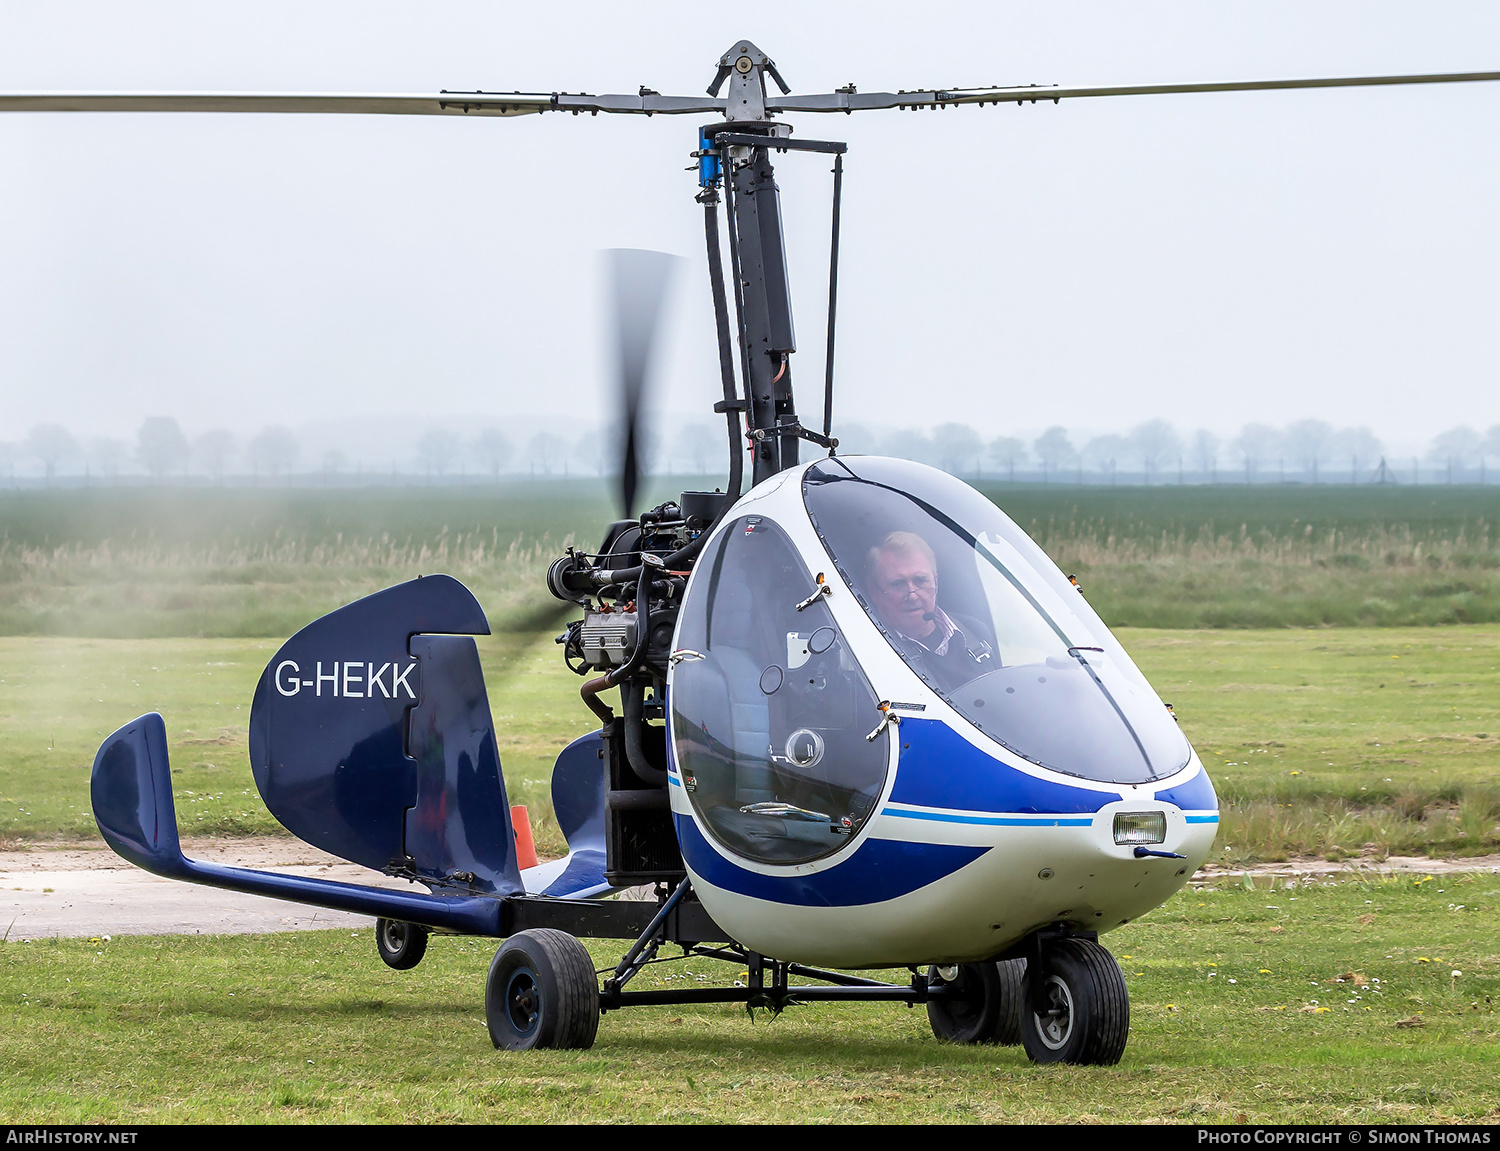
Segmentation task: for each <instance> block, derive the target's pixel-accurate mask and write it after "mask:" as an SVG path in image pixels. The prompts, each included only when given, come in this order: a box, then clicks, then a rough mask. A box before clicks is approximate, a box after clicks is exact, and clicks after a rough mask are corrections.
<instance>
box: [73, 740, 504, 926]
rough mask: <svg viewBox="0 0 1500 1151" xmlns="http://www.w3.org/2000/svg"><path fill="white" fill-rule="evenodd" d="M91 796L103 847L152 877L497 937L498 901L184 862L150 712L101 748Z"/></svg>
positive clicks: (168, 775)
mask: <svg viewBox="0 0 1500 1151" xmlns="http://www.w3.org/2000/svg"><path fill="white" fill-rule="evenodd" d="M90 790H91V794H92V800H93V807H94V819H95V821H96V822H97V823H98V824H99V831H100V834H102V835H103V836H104V840H105V842H106V843H108V844H109V846H110V847H111V848H113V849H114V851H115V852H116V854H118V855H120V856H121V857H123V858H124V859H127V860H129V861H130V862H131V863H133V864H135V865H136V866H137V867H140V868H143V869H144V870H146V871H149V872H151V873H152V874H154V875H160V876H164V877H165V878H167V879H182V880H186V881H188V882H189V883H201V884H204V885H206V886H208V887H222V888H225V889H226V890H229V891H244V892H248V893H250V894H252V895H268V896H270V897H271V898H273V899H286V900H290V901H292V902H294V903H309V904H312V905H313V906H314V907H329V908H335V909H337V910H339V911H352V912H355V913H357V914H361V915H374V916H383V917H385V918H387V919H400V920H404V921H405V922H408V923H420V924H422V925H423V926H425V927H432V928H436V929H438V930H439V931H452V932H457V933H460V934H464V935H488V936H492V937H497V938H498V937H499V935H500V911H501V906H502V900H501V899H500V898H499V897H497V896H477V895H471V896H436V895H427V894H423V893H421V892H416V891H412V892H405V891H386V890H383V889H381V888H377V887H362V886H360V885H358V884H354V883H338V882H335V881H334V880H329V879H311V878H305V877H303V876H299V875H281V874H278V873H276V872H269V871H255V870H252V869H250V868H244V867H226V866H224V865H223V864H218V863H204V862H201V861H199V860H196V859H188V858H187V857H186V856H184V855H183V854H182V847H181V844H180V843H179V841H178V838H177V813H176V808H175V806H174V804H173V802H172V771H171V768H170V767H169V766H168V764H167V729H166V724H165V723H164V722H163V721H162V717H161V716H160V715H159V714H157V713H156V712H151V713H150V714H148V715H143V716H141V717H140V718H139V719H137V720H135V721H134V722H132V723H127V724H126V725H125V726H124V727H122V728H120V730H119V731H117V732H115V733H114V734H113V735H111V736H110V737H109V738H108V739H106V740H105V741H104V744H103V746H101V747H100V748H99V754H98V755H97V756H95V758H94V770H93V777H92V780H91V787H90Z"/></svg>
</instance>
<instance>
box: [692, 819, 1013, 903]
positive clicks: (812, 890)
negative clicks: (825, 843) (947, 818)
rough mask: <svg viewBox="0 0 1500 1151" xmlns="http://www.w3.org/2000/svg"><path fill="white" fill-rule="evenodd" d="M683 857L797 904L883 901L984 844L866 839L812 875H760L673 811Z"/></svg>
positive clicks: (716, 880) (714, 877)
mask: <svg viewBox="0 0 1500 1151" xmlns="http://www.w3.org/2000/svg"><path fill="white" fill-rule="evenodd" d="M673 819H674V820H675V821H676V823H677V840H678V842H679V844H680V845H681V846H682V855H683V858H684V859H686V860H687V863H688V866H690V867H691V868H692V869H693V870H694V871H695V872H696V873H697V874H698V875H699V876H700V877H701V878H702V879H704V880H705V881H706V882H708V883H711V884H713V885H714V886H715V887H720V888H723V889H724V890H726V891H734V892H738V893H739V894H740V895H748V896H750V897H752V898H754V899H764V900H767V901H768V902H771V903H789V904H792V905H794V906H797V907H851V906H855V905H857V904H864V903H883V902H885V901H886V900H888V899H895V898H897V897H898V896H902V895H908V894H910V893H911V892H913V891H916V890H917V889H918V888H922V887H926V886H927V885H928V884H929V883H936V882H937V881H938V880H939V879H942V878H943V877H944V876H945V875H951V874H952V873H953V872H955V871H957V870H958V869H959V868H961V867H965V866H967V865H968V864H970V863H973V862H974V860H976V859H978V858H979V857H980V856H981V855H983V854H984V853H985V852H986V851H988V850H989V848H987V847H960V846H955V845H952V844H943V843H907V842H905V841H903V840H897V839H867V840H865V842H864V843H862V844H860V846H859V847H858V848H857V849H856V850H855V852H854V854H853V855H851V856H850V857H849V858H848V859H846V860H844V861H843V862H842V863H840V864H838V865H837V866H834V867H830V868H828V869H827V870H826V871H818V872H813V873H812V874H810V875H762V874H760V873H759V872H757V871H749V870H746V869H745V868H743V867H740V866H738V865H736V864H734V863H731V862H730V861H729V860H727V859H725V858H724V857H723V856H722V855H720V854H719V852H718V851H717V850H716V849H715V848H714V846H713V845H712V844H711V843H709V842H708V840H707V839H705V838H704V836H703V833H702V832H701V831H699V830H698V825H697V824H696V823H694V822H693V820H692V818H691V817H690V816H686V815H682V814H680V813H674V814H673Z"/></svg>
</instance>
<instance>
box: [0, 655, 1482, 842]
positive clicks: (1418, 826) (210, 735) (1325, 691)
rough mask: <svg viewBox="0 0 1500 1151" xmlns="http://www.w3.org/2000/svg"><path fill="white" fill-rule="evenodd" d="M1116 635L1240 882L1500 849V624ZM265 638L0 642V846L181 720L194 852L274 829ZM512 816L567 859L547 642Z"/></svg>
mask: <svg viewBox="0 0 1500 1151" xmlns="http://www.w3.org/2000/svg"><path fill="white" fill-rule="evenodd" d="M1120 637H1121V639H1122V640H1123V641H1124V643H1125V644H1126V647H1127V648H1128V649H1129V650H1130V651H1131V652H1132V653H1133V654H1134V656H1135V658H1136V660H1137V662H1138V663H1139V664H1140V665H1141V667H1142V669H1143V670H1144V671H1145V672H1146V674H1147V676H1148V677H1149V678H1150V679H1151V680H1152V682H1153V683H1154V684H1155V685H1156V687H1157V689H1158V690H1159V691H1160V692H1161V694H1162V697H1163V698H1164V699H1167V700H1169V701H1171V702H1172V703H1173V704H1174V706H1175V707H1176V709H1177V713H1178V715H1179V717H1180V718H1181V721H1182V724H1183V728H1184V730H1185V731H1186V733H1187V735H1188V737H1189V738H1190V739H1191V740H1192V741H1193V743H1194V745H1195V746H1196V747H1197V748H1198V751H1199V754H1200V755H1201V756H1202V758H1203V760H1204V762H1205V764H1207V765H1208V767H1209V771H1210V774H1211V775H1212V777H1213V779H1214V781H1215V783H1216V785H1217V787H1218V789H1219V792H1220V797H1221V799H1222V801H1223V803H1224V809H1225V817H1224V823H1223V824H1222V826H1221V830H1220V838H1219V841H1218V845H1217V848H1216V857H1217V859H1218V860H1219V861H1220V862H1223V863H1226V864H1232V865H1235V864H1241V863H1252V862H1257V861H1262V860H1275V859H1285V858H1287V856H1288V855H1289V854H1311V855H1319V856H1325V857H1329V858H1334V859H1339V858H1345V857H1348V856H1354V855H1361V854H1364V855H1370V856H1373V857H1376V858H1380V857H1383V856H1385V855H1387V854H1418V855H1420V854H1433V855H1459V856H1463V855H1479V854H1485V853H1489V852H1494V851H1497V850H1500V826H1497V824H1500V786H1497V784H1496V780H1497V778H1500V691H1497V688H1500V627H1496V626H1491V625H1483V626H1471V627H1464V628H1406V629H1389V630H1387V629H1363V628H1341V629H1336V630H1329V629H1325V630H1315V631H1305V630H1304V631H1293V630H1287V629H1280V630H1275V631H1193V632H1180V631H1145V630H1133V629H1124V630H1122V631H1121V632H1120ZM275 647H276V644H275V643H274V642H273V641H270V640H244V639H164V640H99V639H68V638H55V637H11V638H0V668H3V673H0V746H3V747H4V748H5V762H4V763H3V765H0V837H3V838H5V839H8V840H11V841H36V840H48V839H55V838H73V837H92V836H95V835H96V834H97V832H96V830H95V828H94V823H93V817H92V815H91V813H90V811H89V805H88V770H89V765H90V764H91V763H92V761H93V755H94V752H95V750H97V747H98V745H99V743H100V742H101V741H102V739H103V738H104V736H105V735H107V734H108V733H109V732H110V731H112V730H114V729H115V728H116V727H118V726H119V725H120V724H122V723H124V722H126V721H127V720H129V719H132V718H134V717H135V716H136V715H139V714H141V713H142V712H145V711H151V710H159V711H161V712H162V714H163V715H164V716H165V717H166V721H167V734H168V739H169V741H170V745H171V754H172V766H173V772H174V779H175V781H176V794H177V802H178V812H179V819H180V820H181V822H182V824H183V828H184V832H185V833H186V834H190V835H192V834H206V835H231V836H232V835H245V834H255V833H276V832H277V831H278V830H279V828H278V825H277V824H276V822H275V821H274V820H273V819H272V817H271V816H270V814H269V813H268V812H266V810H265V809H264V807H262V805H261V803H260V799H259V796H258V794H257V793H256V791H255V785H254V781H253V779H252V778H251V775H250V767H249V761H248V758H247V752H246V742H245V741H246V731H247V727H246V725H247V722H248V715H249V701H250V697H251V693H252V692H253V690H254V686H255V682H256V680H257V678H258V677H259V675H260V672H261V669H262V667H263V666H264V665H265V663H266V661H267V660H269V659H270V658H271V655H272V654H273V653H274V651H275ZM480 653H481V660H482V662H483V663H484V666H485V671H486V679H487V682H488V684H489V691H490V704H491V709H492V711H493V713H494V716H495V723H496V731H497V735H498V738H499V743H500V754H501V761H502V764H503V765H504V769H505V777H506V782H507V786H508V788H509V790H510V795H511V799H512V802H516V803H525V804H527V805H528V807H529V808H530V809H531V812H532V818H533V824H534V827H535V830H536V832H537V837H538V846H539V847H540V848H541V849H542V850H544V851H551V852H556V853H561V851H562V850H563V843H562V840H561V838H560V837H559V835H558V833H557V830H556V825H555V824H554V823H553V821H552V818H551V807H550V801H549V799H548V796H549V794H550V792H549V789H548V780H549V778H550V773H551V766H552V762H553V760H554V758H555V757H556V754H557V751H558V749H560V748H561V747H562V746H563V745H564V744H565V743H566V742H567V741H569V740H571V739H573V738H575V737H576V736H578V735H581V734H582V733H583V732H584V731H586V730H589V729H590V728H591V727H592V726H593V719H592V716H591V715H590V713H589V712H588V711H586V710H585V709H584V708H583V707H582V706H581V704H580V702H579V699H578V684H579V680H578V678H577V677H576V676H574V675H573V674H572V673H570V672H569V671H567V669H566V668H565V667H563V665H562V662H561V660H560V659H559V657H558V651H557V647H556V646H555V645H554V644H553V643H552V642H551V636H550V635H548V634H543V635H540V636H536V637H532V638H531V639H530V640H529V641H527V642H525V643H520V644H518V643H517V641H516V640H515V639H514V637H490V638H483V639H481V640H480Z"/></svg>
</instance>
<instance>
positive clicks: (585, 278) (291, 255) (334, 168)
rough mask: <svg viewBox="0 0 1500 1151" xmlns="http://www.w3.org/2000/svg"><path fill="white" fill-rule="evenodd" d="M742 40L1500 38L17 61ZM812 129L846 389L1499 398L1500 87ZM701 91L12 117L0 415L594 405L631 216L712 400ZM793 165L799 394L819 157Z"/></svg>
mask: <svg viewBox="0 0 1500 1151" xmlns="http://www.w3.org/2000/svg"><path fill="white" fill-rule="evenodd" d="M738 36H748V37H749V38H750V39H751V40H753V41H755V42H756V43H757V44H758V45H759V46H760V47H761V48H762V49H764V50H765V51H766V52H767V53H769V54H770V55H771V56H772V57H773V58H774V59H775V60H776V61H777V63H778V64H779V65H780V68H781V72H782V74H783V75H784V76H785V77H786V79H787V81H788V82H789V83H790V84H791V86H792V88H793V90H794V91H798V92H809V91H814V92H821V91H828V90H831V89H832V88H834V87H836V86H839V85H842V84H845V83H848V82H850V81H853V82H855V83H856V84H858V85H859V87H860V88H861V89H862V90H874V89H895V88H903V87H904V88H918V87H930V86H971V85H981V84H1000V83H1031V82H1037V83H1052V82H1056V83H1062V84H1102V83H1113V82H1127V81H1133V82H1173V81H1190V80H1229V79H1248V78H1269V77H1293V76H1316V75H1356V74H1372V73H1412V72H1437V71H1465V70H1497V69H1500V6H1496V5H1494V4H1493V3H1441V2H1428V3H1423V4H1420V5H1416V4H1410V3H1373V2H1370V0H1359V2H1355V3H1311V2H1308V0H1299V2H1296V3H1270V2H1266V0H1255V2H1254V3H1213V4H1209V3H1202V2H1195V3H1132V4H1125V3H1119V2H1118V0H1114V2H1106V3H1048V4H1046V5H1038V4H1036V3H1034V2H1027V3H999V2H995V0H988V2H983V3H953V4H943V3H931V2H929V3H925V4H912V3H902V4H880V3H844V4H819V3H812V2H808V0H800V2H798V3H792V4H782V3H761V4H757V5H752V6H744V5H728V4H725V5H719V6H710V5H707V4H704V3H702V0H696V2H694V3H684V4H668V3H645V4H638V5H624V4H619V3H609V4H600V3H577V2H575V3H568V4H556V5H519V4H515V5H510V4H498V3H488V4H480V3H463V2H458V0H446V2H444V3H442V4H422V5H414V4H409V3H402V4H379V3H371V2H369V0H362V2H360V3H347V4H346V3H318V2H316V0H297V2H296V3H256V4H253V5H236V6H234V7H233V8H232V9H231V8H230V7H229V6H227V5H222V4H203V3H165V2H159V3H149V2H139V3H131V4H120V3H115V2H109V3H84V2H79V0H73V2H71V3H69V4H66V5H39V4H36V3H34V2H31V0H26V2H17V0H3V2H0V89H4V90H10V91H22V90H110V89H117V90H144V89H154V90H171V89H198V90H202V89H216V90H302V91H405V92H423V91H436V90H438V89H441V88H450V89H456V88H470V89H472V88H475V87H482V88H488V89H520V90H522V91H553V90H560V89H561V90H572V91H579V90H585V91H591V92H634V91H635V90H636V88H637V87H638V86H639V85H641V84H646V85H648V86H650V87H652V88H655V89H658V90H660V91H662V92H666V93H677V94H693V93H698V92H701V91H702V90H703V88H704V87H705V86H706V84H707V83H708V81H709V80H710V79H711V78H712V75H713V71H714V65H715V62H716V60H717V57H718V56H719V54H720V53H721V52H722V51H723V50H724V49H725V48H726V47H727V46H728V45H729V43H730V41H731V40H732V39H734V38H735V37H738ZM790 119H791V120H792V122H793V123H794V124H795V125H796V129H797V131H798V133H799V134H800V135H803V136H811V137H824V138H834V139H844V140H848V141H849V144H850V152H849V156H848V158H847V166H846V179H845V198H844V232H843V253H844V264H843V270H842V275H841V294H840V301H839V319H840V330H839V357H838V369H839V370H838V390H839V398H840V402H839V406H838V410H840V411H841V412H842V413H843V414H844V415H845V416H846V418H848V419H851V420H855V419H857V420H858V421H859V422H861V423H876V424H898V423H904V422H910V423H913V424H916V425H921V426H929V425H932V424H936V423H940V422H943V421H945V420H949V419H960V420H966V421H968V422H971V423H973V424H974V425H975V426H976V427H977V428H979V429H980V430H981V431H982V432H984V433H986V434H987V435H994V434H997V433H1000V432H1007V433H1030V434H1035V433H1036V432H1037V431H1039V430H1041V429H1042V428H1044V427H1045V426H1047V425H1049V424H1064V425H1066V426H1068V427H1070V428H1073V429H1077V430H1079V431H1080V432H1085V433H1086V432H1090V431H1115V430H1123V429H1126V428H1128V427H1130V426H1132V425H1134V424H1136V423H1138V422H1140V421H1142V420H1144V419H1147V418H1150V417H1156V416H1164V417H1166V418H1168V419H1170V420H1172V421H1173V422H1174V423H1175V424H1176V425H1177V426H1178V427H1179V428H1181V429H1183V430H1187V429H1191V428H1193V427H1198V426H1207V427H1209V428H1213V429H1216V430H1218V431H1220V432H1233V431H1234V430H1236V429H1237V428H1238V427H1239V426H1240V425H1242V424H1243V423H1245V422H1247V421H1264V422H1268V423H1273V424H1283V423H1286V422H1288V421H1290V420H1294V419H1301V418H1306V417H1316V418H1321V419H1325V420H1328V421H1330V422H1333V423H1335V424H1338V425H1345V424H1368V425H1369V426H1371V427H1372V428H1373V429H1374V430H1375V432H1376V433H1377V434H1378V435H1380V436H1382V437H1384V438H1385V439H1387V441H1388V442H1390V443H1391V445H1392V446H1393V447H1396V446H1399V445H1404V444H1408V443H1414V442H1417V441H1420V440H1423V439H1425V438H1426V437H1428V436H1430V435H1431V434H1433V433H1435V432H1438V431H1441V430H1442V429H1444V428H1447V427H1450V426H1452V425H1454V424H1457V423H1469V424H1472V425H1474V426H1476V427H1480V428H1485V427H1488V426H1490V425H1491V424H1495V423H1500V388H1497V386H1496V384H1497V355H1496V342H1497V339H1500V324H1497V322H1496V316H1497V304H1500V277H1497V274H1496V269H1497V262H1500V260H1497V258H1500V212H1497V211H1496V206H1497V204H1500V168H1497V155H1496V144H1495V141H1496V138H1497V135H1496V133H1497V128H1500V84H1470V85H1447V86H1441V87H1432V88H1409V87H1406V88H1384V89H1364V90H1346V91H1312V92H1277V93H1244V94H1224V95H1193V96H1164V97H1130V98H1120V99H1112V100H1078V101H1072V102H1069V101H1064V102H1063V103H1062V104H1060V105H1052V104H1037V105H1035V106H1026V107H1023V108H1016V107H1014V106H1007V107H1001V108H994V107H991V108H984V109H978V108H961V109H950V110H946V111H941V112H921V113H910V112H906V113H902V112H870V113H864V114H860V115H856V116H851V117H842V116H837V117H818V116H810V115H804V116H799V117H791V118H790ZM696 122H697V121H696V120H695V119H694V118H692V117H653V118H651V119H649V120H648V119H645V118H641V117H607V116H599V117H597V118H591V117H579V118H573V117H565V116H555V115H547V116H539V117H525V118H518V119H511V120H499V119H471V120H461V119H444V118H430V117H348V116H337V117H335V116H211V115H188V116H166V115H156V116H146V115H68V114H5V115H3V116H0V154H3V155H4V157H5V179H4V181H3V182H0V219H3V227H0V393H3V395H4V399H5V402H4V405H3V407H0V440H14V439H17V438H20V437H21V436H23V435H24V434H25V431H26V430H27V429H28V428H29V427H30V426H31V425H33V424H35V423H37V422H39V421H44V420H56V421H59V422H62V423H64V424H66V425H68V426H69V427H71V428H73V429H74V430H75V431H77V432H80V433H83V434H87V435H104V434H113V435H119V436H126V437H129V436H133V434H134V431H135V429H136V428H137V427H138V426H139V423H140V421H141V419H142V418H143V417H145V416H148V415H158V414H165V415H173V416H176V417H177V418H178V419H179V420H181V422H182V423H183V425H184V427H185V428H187V430H188V431H190V432H193V431H199V430H203V429H205V428H208V427H211V426H215V425H225V426H229V427H232V428H236V429H240V430H252V431H253V430H254V429H256V428H259V427H260V426H262V425H265V424H268V423H288V424H301V423H306V422H309V421H325V420H334V419H338V418H340V417H341V416H344V415H346V414H357V415H360V416H366V417H368V416H393V415H400V416H410V417H412V418H413V425H412V426H413V427H414V428H415V427H417V426H418V423H419V422H420V420H421V419H423V418H427V417H431V418H442V417H446V418H453V417H458V416H464V417H471V418H474V419H495V420H500V419H504V418H505V417H507V416H508V415H514V414H517V413H521V414H525V415H528V416H536V417H556V418H557V419H558V420H559V421H561V420H563V419H565V418H567V417H568V416H570V415H576V414H578V413H596V412H598V411H599V406H600V405H601V404H602V403H603V402H604V395H605V388H604V379H605V376H606V373H605V370H604V366H605V363H606V359H605V357H606V349H607V346H608V329H607V326H606V325H605V324H604V322H603V310H602V309H603V290H602V275H601V262H600V257H599V255H598V253H599V250H600V249H603V248H608V247H649V248H659V249H662V250H665V251H669V252H674V253H677V254H679V255H682V256H685V257H688V262H687V263H686V264H685V265H684V273H683V275H682V276H681V278H680V281H679V283H678V285H677V292H676V295H675V299H674V306H673V309H672V313H671V316H670V324H669V331H668V334H667V344H666V354H665V356H664V363H663V368H664V372H663V379H664V382H663V387H662V394H663V396H664V398H665V401H666V403H667V405H668V406H669V408H670V410H671V411H672V412H673V413H675V414H676V416H677V418H679V419H680V418H689V417H692V416H694V415H695V414H696V413H697V412H699V411H703V412H705V413H706V411H707V408H708V406H709V405H710V404H711V403H712V402H713V400H714V398H715V396H716V393H717V391H718V383H717V361H716V358H715V355H714V350H713V327H712V312H711V304H710V297H709V294H708V288H707V280H706V274H705V272H704V270H703V266H702V265H703V257H702V231H701V229H702V220H701V214H700V210H699V209H698V208H697V206H696V205H695V204H694V203H693V194H694V192H695V191H696V185H695V181H694V177H693V175H692V173H689V172H685V171H683V168H684V167H685V166H687V165H688V164H689V163H691V161H690V159H689V157H688V152H689V151H691V149H692V148H693V147H694V138H693V129H694V126H695V124H696ZM778 170H779V172H780V174H781V178H782V183H783V187H784V189H785V201H784V208H785V212H786V217H787V220H786V223H787V234H788V246H789V248H790V254H791V257H792V265H793V277H794V279H793V285H792V286H793V295H794V300H795V302H796V306H797V322H798V333H799V342H800V344H801V347H802V351H801V353H800V354H799V356H798V357H797V359H796V360H795V361H794V370H795V371H796V372H797V373H798V378H799V379H800V381H801V387H800V394H801V406H802V408H803V410H804V412H806V413H808V414H809V415H810V416H811V415H815V414H816V413H817V411H818V410H819V405H820V394H819V393H820V391H821V377H822V345H823V308H824V305H825V303H826V291H827V282H826V259H827V248H826V246H827V240H828V236H827V230H828V191H829V176H828V164H827V161H826V159H824V158H818V157H809V156H787V157H785V158H784V159H783V160H781V161H780V165H779V169H778ZM810 422H811V421H810Z"/></svg>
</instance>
